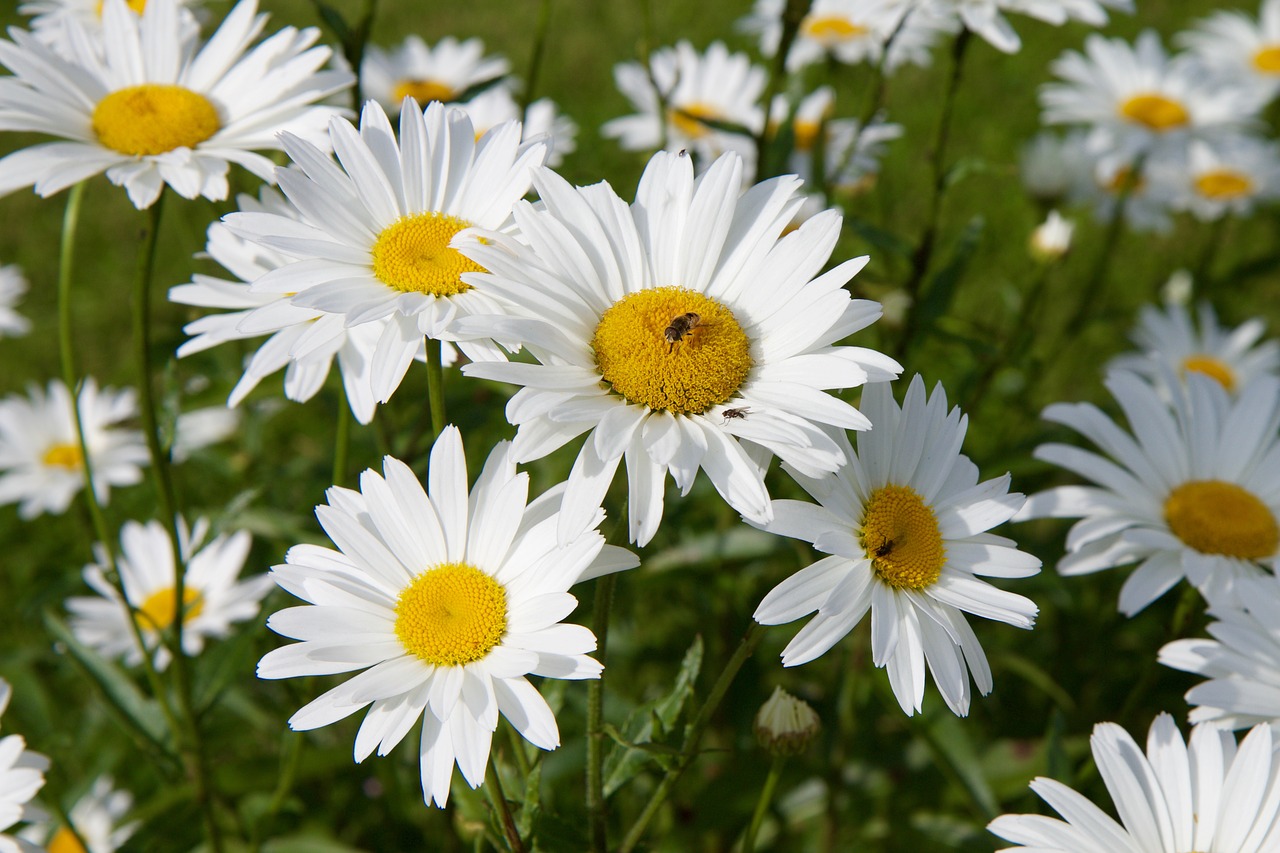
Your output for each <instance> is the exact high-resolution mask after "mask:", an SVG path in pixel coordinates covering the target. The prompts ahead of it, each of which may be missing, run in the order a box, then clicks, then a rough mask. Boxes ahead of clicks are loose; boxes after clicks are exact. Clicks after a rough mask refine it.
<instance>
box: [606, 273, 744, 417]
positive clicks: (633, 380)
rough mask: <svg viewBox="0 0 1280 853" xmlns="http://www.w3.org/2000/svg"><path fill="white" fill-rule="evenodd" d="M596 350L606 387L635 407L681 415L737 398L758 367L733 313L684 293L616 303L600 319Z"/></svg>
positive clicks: (655, 292)
mask: <svg viewBox="0 0 1280 853" xmlns="http://www.w3.org/2000/svg"><path fill="white" fill-rule="evenodd" d="M695 316H696V318H697V319H696V321H695V320H693V319H692V318H693V317H695ZM591 348H592V349H593V350H595V354H596V366H597V367H599V368H600V375H601V376H602V377H603V378H604V381H605V382H608V383H609V384H610V385H612V386H613V390H614V391H616V392H617V393H619V394H621V395H622V396H623V397H625V398H626V399H627V401H628V402H631V403H636V404H638V405H642V406H648V407H649V408H650V409H655V410H658V411H665V412H671V413H672V414H679V415H692V414H701V413H702V412H705V411H706V410H707V409H710V408H711V407H712V406H715V405H719V404H720V403H724V402H726V401H728V400H729V399H731V398H732V397H733V396H734V395H735V394H736V393H737V391H738V388H739V387H740V386H741V385H742V383H743V382H745V381H746V378H747V374H748V373H749V372H750V371H751V366H752V360H751V352H750V349H751V342H750V340H749V339H748V338H747V335H746V333H745V332H744V331H743V330H742V327H741V326H740V325H738V321H737V320H736V319H735V318H734V316H733V312H732V311H730V310H729V309H728V308H726V307H725V306H723V305H721V304H720V303H719V302H716V301H715V300H714V299H711V298H710V297H708V296H705V295H703V294H701V293H698V292H697V291H694V290H686V289H684V288H682V287H656V288H653V289H651V290H642V291H640V292H638V293H633V294H631V295H630V296H627V297H624V298H623V299H621V300H619V301H617V302H615V303H614V304H613V305H612V306H610V308H609V310H607V311H605V312H604V315H603V316H601V317H600V323H599V324H598V325H597V326H596V333H595V335H594V336H593V337H592V338H591Z"/></svg>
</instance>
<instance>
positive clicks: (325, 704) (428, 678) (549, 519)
mask: <svg viewBox="0 0 1280 853" xmlns="http://www.w3.org/2000/svg"><path fill="white" fill-rule="evenodd" d="M383 471H384V474H383V475H381V476H380V475H379V474H378V473H377V472H375V471H372V470H369V471H365V472H364V474H363V475H362V476H361V478H360V491H352V490H350V489H343V488H338V487H336V486H335V487H334V488H332V489H330V490H329V493H328V498H329V503H328V505H326V506H320V507H317V509H316V515H317V516H318V517H319V519H320V524H321V525H322V526H323V527H324V529H325V532H326V533H328V534H329V537H330V538H331V539H332V540H333V541H334V544H336V545H337V546H338V550H336V551H335V550H333V549H329V548H322V547H319V546H314V545H298V546H295V547H293V548H291V549H290V550H289V553H288V555H287V557H286V558H285V559H286V563H285V565H281V566H276V567H275V568H274V569H273V570H272V576H273V577H274V578H275V580H276V582H277V583H278V584H279V585H280V586H281V587H282V588H284V589H285V590H287V591H288V592H290V593H292V594H293V595H295V596H297V597H298V598H301V599H303V600H304V601H306V602H307V604H306V605H303V606H300V607H292V608H289V609H286V610H281V611H279V612H277V613H275V614H273V615H272V616H271V618H270V619H269V620H268V622H267V625H268V627H270V628H271V629H272V630H273V631H275V632H276V633H278V634H281V635H283V636H286V637H290V638H292V639H295V640H300V641H301V642H298V643H295V644H292V645H288V646H284V647H283V648H280V649H276V650H275V651H272V652H269V653H268V654H267V655H266V656H265V657H263V658H262V660H261V662H259V664H258V675H259V677H261V678H292V677H296V676H302V675H332V674H336V673H344V672H353V671H355V670H364V672H361V673H359V674H358V675H355V676H353V677H352V678H350V679H349V680H348V681H346V682H344V683H342V684H339V685H338V686H337V687H335V688H333V689H332V690H329V691H328V692H327V693H324V694H323V695H321V696H320V697H319V698H318V699H316V700H314V701H313V702H311V703H310V704H308V705H306V706H305V707H303V708H302V709H301V710H299V711H298V712H297V713H296V714H294V715H293V717H292V718H290V720H289V725H290V726H291V727H292V728H293V729H295V730H310V729H314V728H318V727H320V726H324V725H328V724H329V723H333V722H336V721H337V720H341V719H343V718H344V717H347V716H349V715H350V714H353V713H355V712H356V711H359V710H361V709H362V708H364V707H366V706H371V707H370V708H369V712H368V714H366V715H365V718H364V722H363V723H362V724H361V725H360V730H359V733H358V734H357V735H356V743H355V758H356V760H357V761H363V760H364V759H365V758H367V757H368V756H369V755H370V754H371V753H372V752H373V751H374V750H375V749H376V750H377V751H378V754H379V755H386V754H387V753H388V752H390V751H391V749H392V748H394V747H395V745H396V744H397V743H399V742H400V741H401V740H402V739H403V738H404V736H405V735H406V734H407V733H408V732H409V730H410V729H411V728H413V726H414V724H415V723H417V722H418V721H419V720H421V721H422V790H423V795H424V797H425V798H426V800H427V801H434V802H435V803H436V804H437V805H440V806H444V804H445V802H446V801H447V800H448V797H449V785H450V781H451V779H452V777H453V767H454V764H455V763H456V764H457V765H458V768H459V769H460V770H461V771H462V775H463V777H464V778H465V779H466V780H467V782H468V783H469V784H470V785H471V786H472V787H473V788H474V787H477V786H479V784H480V783H481V782H482V781H483V779H484V772H485V765H486V763H487V761H488V756H489V746H490V741H491V739H492V737H493V732H494V729H495V728H496V727H497V724H498V715H499V714H502V715H503V716H505V717H506V718H507V720H508V721H509V722H510V723H511V724H512V725H513V726H514V727H515V728H516V730H518V731H519V732H520V733H521V734H522V735H523V736H524V737H525V738H526V739H528V740H529V741H530V742H531V743H533V744H535V745H536V746H538V747H540V748H542V749H554V748H555V747H557V746H558V745H559V743H560V735H559V731H558V729H557V727H556V721H555V716H554V715H553V713H552V711H551V708H550V707H549V706H548V705H547V703H546V701H545V700H544V699H543V698H542V696H541V695H540V694H539V693H538V691H537V689H536V688H534V686H533V685H532V684H530V683H529V681H528V679H527V678H526V676H527V675H530V674H532V675H538V676H542V677H544V678H567V679H584V678H597V677H599V674H600V670H601V667H600V664H599V663H597V662H596V661H594V660H592V659H591V658H590V657H588V656H587V655H588V653H589V652H591V651H593V650H594V649H595V647H596V640H595V637H594V636H593V635H592V633H591V632H590V631H589V630H587V629H586V628H583V627H580V626H577V625H568V624H562V622H561V620H562V619H564V618H565V617H566V616H568V615H569V613H570V612H571V611H572V610H573V608H574V606H575V605H576V604H577V600H576V599H575V598H574V597H573V596H572V595H570V594H569V592H568V589H569V587H570V586H572V585H573V584H575V583H577V582H578V581H579V580H585V579H587V578H589V577H595V576H597V575H599V574H605V573H607V572H610V571H616V570H618V569H626V568H630V567H632V566H635V565H636V564H637V561H636V560H635V558H634V557H633V556H632V555H631V554H630V553H629V552H627V551H623V550H622V549H619V548H614V547H612V546H607V545H605V544H604V537H603V536H601V535H600V534H599V533H597V532H596V531H595V530H594V529H593V528H594V527H595V525H597V524H599V522H600V520H601V519H602V518H603V517H604V514H603V512H601V511H600V509H599V507H598V506H597V508H596V513H595V515H594V518H593V523H592V524H591V528H592V529H586V530H583V531H582V532H581V533H580V534H579V535H578V536H576V537H574V538H572V539H571V540H569V541H568V542H565V543H563V544H557V541H556V535H555V530H556V527H557V523H558V518H557V516H558V514H559V511H560V500H561V495H562V492H561V490H559V489H553V490H551V491H549V492H547V493H545V494H543V495H542V496H541V497H539V498H538V499H536V500H534V501H533V502H532V503H528V489H529V477H528V475H527V474H517V473H516V470H515V463H514V462H513V461H512V460H511V455H510V452H509V446H508V445H507V444H506V443H505V442H504V443H502V444H499V445H498V446H497V447H496V448H494V450H493V452H492V453H490V455H489V459H488V461H487V462H486V464H485V467H484V470H483V471H482V472H481V474H480V477H479V479H478V480H477V481H476V484H475V486H474V487H473V488H471V489H470V491H469V492H468V488H467V466H466V459H465V457H464V456H463V452H462V439H461V436H460V434H459V433H458V430H457V429H456V428H454V427H449V428H447V429H446V430H445V431H444V432H443V433H441V436H440V438H439V439H437V440H436V444H435V446H434V447H433V448H432V451H431V464H430V470H429V473H428V482H427V488H426V490H424V489H423V487H422V484H421V483H420V482H419V480H418V478H417V476H416V475H414V473H413V472H412V471H411V470H410V469H409V467H408V466H407V465H405V464H404V463H403V462H400V461H399V460H396V459H393V458H391V457H387V458H386V459H385V460H384V463H383Z"/></svg>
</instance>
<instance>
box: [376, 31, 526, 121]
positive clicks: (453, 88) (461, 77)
mask: <svg viewBox="0 0 1280 853" xmlns="http://www.w3.org/2000/svg"><path fill="white" fill-rule="evenodd" d="M360 71H361V75H360V78H361V79H360V82H361V85H362V87H363V90H364V95H365V97H367V98H372V99H373V100H375V101H377V102H378V103H380V104H382V106H383V108H384V109H386V110H387V112H390V113H395V112H396V111H397V110H399V109H400V106H401V104H403V103H404V99H405V98H413V99H414V100H415V101H417V102H418V103H419V104H427V103H430V102H431V101H440V102H442V103H446V104H452V103H456V102H457V101H460V100H462V99H463V97H464V96H466V97H471V95H470V94H468V93H469V92H470V90H472V89H474V88H476V87H478V86H483V85H485V84H490V83H494V82H495V81H496V82H498V85H499V86H500V87H505V86H506V81H503V80H502V79H501V78H503V77H505V76H506V75H507V74H508V73H509V72H510V71H511V65H510V63H508V62H507V60H505V59H503V58H502V57H501V56H485V55H484V42H482V41H481V40H480V39H478V38H469V39H466V40H465V41H458V40H457V39H456V38H454V37H453V36H445V37H444V38H442V39H440V41H438V42H436V44H435V46H434V47H432V46H429V45H428V44H427V43H426V42H424V41H423V40H422V39H421V38H419V37H418V36H409V37H407V38H406V39H405V40H404V41H403V42H402V43H401V44H400V45H399V46H398V47H396V48H394V49H392V50H384V49H383V48H380V47H378V46H377V45H369V47H368V48H367V49H366V50H365V54H364V62H363V63H361V66H360Z"/></svg>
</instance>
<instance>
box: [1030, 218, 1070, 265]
mask: <svg viewBox="0 0 1280 853" xmlns="http://www.w3.org/2000/svg"><path fill="white" fill-rule="evenodd" d="M1075 227H1076V226H1075V223H1073V222H1072V221H1071V220H1069V219H1065V218H1063V216H1062V215H1061V214H1060V213H1058V211H1056V210H1051V211H1049V216H1048V218H1047V219H1045V221H1044V222H1042V223H1040V225H1038V226H1037V227H1036V230H1035V231H1032V232H1031V245H1030V250H1031V257H1033V258H1035V259H1036V260H1037V261H1040V262H1041V263H1045V264H1051V263H1054V262H1055V261H1059V260H1061V259H1062V257H1063V256H1064V255H1066V253H1067V251H1068V250H1069V249H1070V248H1071V233H1072V231H1074V230H1075Z"/></svg>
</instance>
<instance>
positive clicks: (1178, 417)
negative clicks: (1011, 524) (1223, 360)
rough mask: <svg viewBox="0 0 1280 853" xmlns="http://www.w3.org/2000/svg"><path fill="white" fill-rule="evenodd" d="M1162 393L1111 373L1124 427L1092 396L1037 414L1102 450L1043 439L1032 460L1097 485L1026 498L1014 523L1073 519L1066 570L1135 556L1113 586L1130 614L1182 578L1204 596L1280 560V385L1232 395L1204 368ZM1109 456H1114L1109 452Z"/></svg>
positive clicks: (1263, 384) (1264, 382)
mask: <svg viewBox="0 0 1280 853" xmlns="http://www.w3.org/2000/svg"><path fill="white" fill-rule="evenodd" d="M1161 384H1162V388H1167V389H1169V390H1170V391H1172V393H1171V394H1170V395H1167V396H1166V395H1164V394H1162V389H1159V388H1157V387H1155V386H1153V385H1152V384H1150V383H1148V382H1146V381H1145V380H1143V379H1142V378H1140V377H1139V376H1137V375H1136V374H1133V373H1130V372H1128V371H1124V370H1119V371H1113V372H1112V373H1110V374H1109V375H1108V376H1107V379H1106V386H1107V389H1108V390H1109V391H1110V392H1111V395H1112V396H1113V397H1114V398H1115V400H1116V403H1118V404H1119V406H1120V408H1121V410H1123V412H1124V415H1125V418H1126V419H1127V420H1128V422H1129V429H1130V432H1126V431H1125V430H1123V429H1122V428H1121V427H1120V426H1119V425H1117V424H1116V423H1115V422H1114V421H1112V420H1111V419H1110V418H1109V417H1107V416H1106V415H1105V414H1103V412H1102V411H1101V410H1100V409H1099V408H1098V407H1097V406H1094V405H1093V404H1091V403H1055V404H1054V405H1051V406H1049V407H1048V408H1047V409H1045V410H1044V413H1043V415H1042V417H1043V418H1045V419H1046V420H1049V421H1053V422H1054V423H1059V424H1062V425H1063V426H1066V427H1070V428H1071V429H1074V430H1075V431H1077V432H1079V433H1080V434H1081V435H1083V436H1084V437H1085V438H1088V439H1089V440H1090V441H1091V442H1093V443H1094V444H1095V445H1097V447H1098V448H1099V449H1101V450H1102V451H1103V452H1104V453H1106V454H1107V456H1104V455H1102V454H1100V453H1095V452H1092V451H1089V450H1084V449H1081V448H1079V447H1073V446H1071V445H1067V444H1056V443H1051V444H1042V445H1041V446H1040V447H1038V448H1036V451H1035V456H1036V458H1037V459H1043V460H1044V461H1046V462H1051V463H1053V464H1055V465H1058V466H1060V467H1062V468H1065V469H1067V470H1068V471H1072V472H1074V473H1075V474H1077V475H1079V476H1081V477H1083V478H1085V479H1087V480H1091V481H1093V483H1095V484H1096V485H1091V486H1058V487H1056V488H1052V489H1049V490H1047V491H1044V492H1040V493H1038V494H1035V495H1032V496H1031V497H1030V498H1029V499H1028V500H1027V505H1026V507H1025V508H1024V509H1023V511H1022V513H1021V515H1020V518H1023V519H1025V518H1046V517H1051V518H1080V519H1081V520H1080V521H1078V522H1076V524H1075V525H1074V526H1073V527H1072V528H1071V532H1070V533H1069V534H1068V535H1067V554H1066V556H1065V557H1063V558H1062V560H1060V561H1059V563H1058V572H1059V573H1060V574H1064V575H1082V574H1089V573H1091V572H1097V571H1101V570H1103V569H1110V568H1115V567H1117V566H1124V565H1129V564H1132V563H1138V564H1139V565H1138V569H1137V570H1136V571H1135V572H1134V573H1133V574H1131V575H1130V576H1129V578H1128V579H1127V580H1126V581H1125V583H1124V586H1123V587H1122V588H1121V590H1120V611H1121V612H1122V613H1124V614H1125V615H1126V616H1132V615H1133V614H1135V613H1137V612H1138V611H1139V610H1141V609H1142V608H1144V607H1146V606H1147V605H1148V604H1150V603H1151V602H1152V601H1155V600H1156V599H1157V598H1159V597H1160V596H1161V595H1164V594H1165V593H1166V592H1168V591H1169V589H1170V588H1172V587H1173V586H1174V585H1175V584H1176V583H1177V582H1178V581H1180V580H1182V579H1183V578H1184V577H1185V578H1186V579H1187V580H1188V581H1190V582H1191V583H1192V584H1193V585H1194V586H1195V587H1197V588H1198V589H1199V590H1200V591H1201V593H1203V594H1204V595H1205V596H1206V597H1208V598H1210V599H1211V600H1212V599H1213V598H1214V597H1216V596H1221V595H1225V594H1228V593H1229V592H1230V590H1231V587H1232V585H1233V584H1234V582H1235V581H1237V580H1238V579H1240V578H1241V577H1247V576H1250V575H1258V574H1260V573H1262V571H1263V569H1262V567H1263V566H1266V567H1268V568H1271V569H1273V570H1274V567H1275V562H1276V558H1277V557H1278V556H1280V523H1278V522H1277V519H1280V439H1278V438H1277V435H1276V433H1277V429H1278V428H1280V381H1277V380H1276V379H1275V378H1273V377H1269V376H1266V377H1261V378H1259V379H1257V380H1256V381H1254V382H1253V383H1251V384H1250V385H1248V386H1246V387H1244V388H1242V389H1241V390H1240V392H1239V393H1238V394H1236V395H1234V396H1232V395H1231V394H1228V393H1227V390H1226V388H1224V387H1223V386H1222V385H1221V383H1219V382H1218V381H1217V380H1215V379H1211V378H1209V377H1208V376H1206V375H1204V374H1203V373H1197V372H1189V373H1187V374H1186V375H1185V377H1184V381H1183V382H1181V383H1180V382H1179V381H1178V380H1177V378H1175V377H1173V376H1167V377H1166V378H1165V380H1164V381H1163V382H1162V383H1161ZM1108 456H1110V457H1111V458H1107V457H1108Z"/></svg>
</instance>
